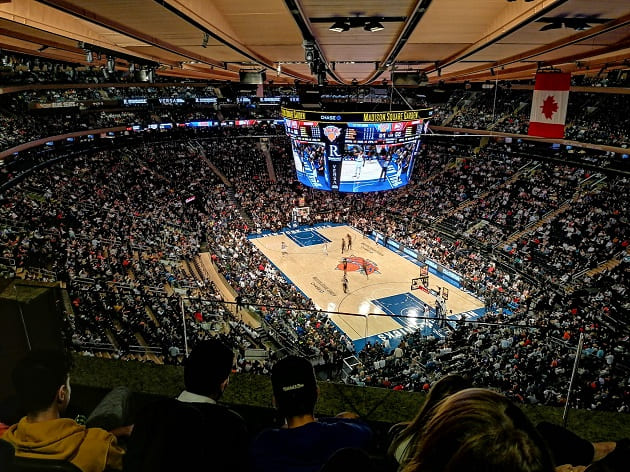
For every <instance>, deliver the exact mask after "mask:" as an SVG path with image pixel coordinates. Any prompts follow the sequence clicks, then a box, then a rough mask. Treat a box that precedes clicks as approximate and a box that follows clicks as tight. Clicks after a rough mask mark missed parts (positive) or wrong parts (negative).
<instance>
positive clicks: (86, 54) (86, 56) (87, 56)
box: [85, 51, 94, 62]
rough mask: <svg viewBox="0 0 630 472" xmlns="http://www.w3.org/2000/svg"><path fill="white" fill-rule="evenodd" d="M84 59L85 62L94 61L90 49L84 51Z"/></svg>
mask: <svg viewBox="0 0 630 472" xmlns="http://www.w3.org/2000/svg"><path fill="white" fill-rule="evenodd" d="M85 60H86V61H87V62H93V61H94V54H92V51H88V52H86V53H85Z"/></svg>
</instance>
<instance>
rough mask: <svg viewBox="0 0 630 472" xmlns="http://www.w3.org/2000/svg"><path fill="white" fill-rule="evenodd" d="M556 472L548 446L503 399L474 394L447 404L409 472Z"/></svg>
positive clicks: (485, 392) (438, 413) (456, 395)
mask: <svg viewBox="0 0 630 472" xmlns="http://www.w3.org/2000/svg"><path fill="white" fill-rule="evenodd" d="M504 470H509V471H510V472H554V464H553V460H552V457H551V454H550V452H549V451H548V450H547V447H546V445H545V442H544V441H543V439H542V437H541V436H540V435H539V434H538V432H537V431H536V428H535V427H534V426H533V425H532V424H531V422H530V421H529V420H528V419H527V417H526V416H525V414H524V413H523V412H522V411H521V410H520V409H519V408H518V407H517V406H516V405H514V404H513V403H512V402H511V401H510V400H508V399H507V398H506V397H505V396H503V395H501V394H500V393H497V392H494V391H492V390H486V389H481V388H469V389H466V390H462V391H460V392H457V393H454V394H453V395H450V396H448V397H447V398H446V399H444V400H443V401H441V402H440V403H439V404H438V405H437V406H436V407H435V409H434V412H433V415H432V416H431V419H430V420H429V422H428V423H427V424H426V426H425V427H424V429H423V432H422V437H421V438H420V442H419V443H418V448H417V449H416V451H415V453H414V455H413V458H412V459H411V461H410V462H409V463H408V464H407V466H406V467H405V468H404V471H405V472H481V471H484V472H492V471H497V472H499V471H504Z"/></svg>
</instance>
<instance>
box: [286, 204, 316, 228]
mask: <svg viewBox="0 0 630 472" xmlns="http://www.w3.org/2000/svg"><path fill="white" fill-rule="evenodd" d="M310 214H311V207H294V208H293V209H292V210H291V226H292V227H293V228H297V227H298V226H300V225H302V224H304V223H306V222H307V221H308V217H309V215H310Z"/></svg>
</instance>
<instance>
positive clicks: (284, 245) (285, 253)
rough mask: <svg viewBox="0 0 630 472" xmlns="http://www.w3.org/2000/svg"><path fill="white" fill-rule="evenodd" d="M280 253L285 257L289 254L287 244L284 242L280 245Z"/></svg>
mask: <svg viewBox="0 0 630 472" xmlns="http://www.w3.org/2000/svg"><path fill="white" fill-rule="evenodd" d="M280 252H281V253H282V256H283V257H284V256H286V255H287V254H289V252H288V251H287V243H285V242H284V241H282V244H281V245H280Z"/></svg>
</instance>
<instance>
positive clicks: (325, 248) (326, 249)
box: [324, 243, 328, 256]
mask: <svg viewBox="0 0 630 472" xmlns="http://www.w3.org/2000/svg"><path fill="white" fill-rule="evenodd" d="M327 255H328V243H324V256H327Z"/></svg>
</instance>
